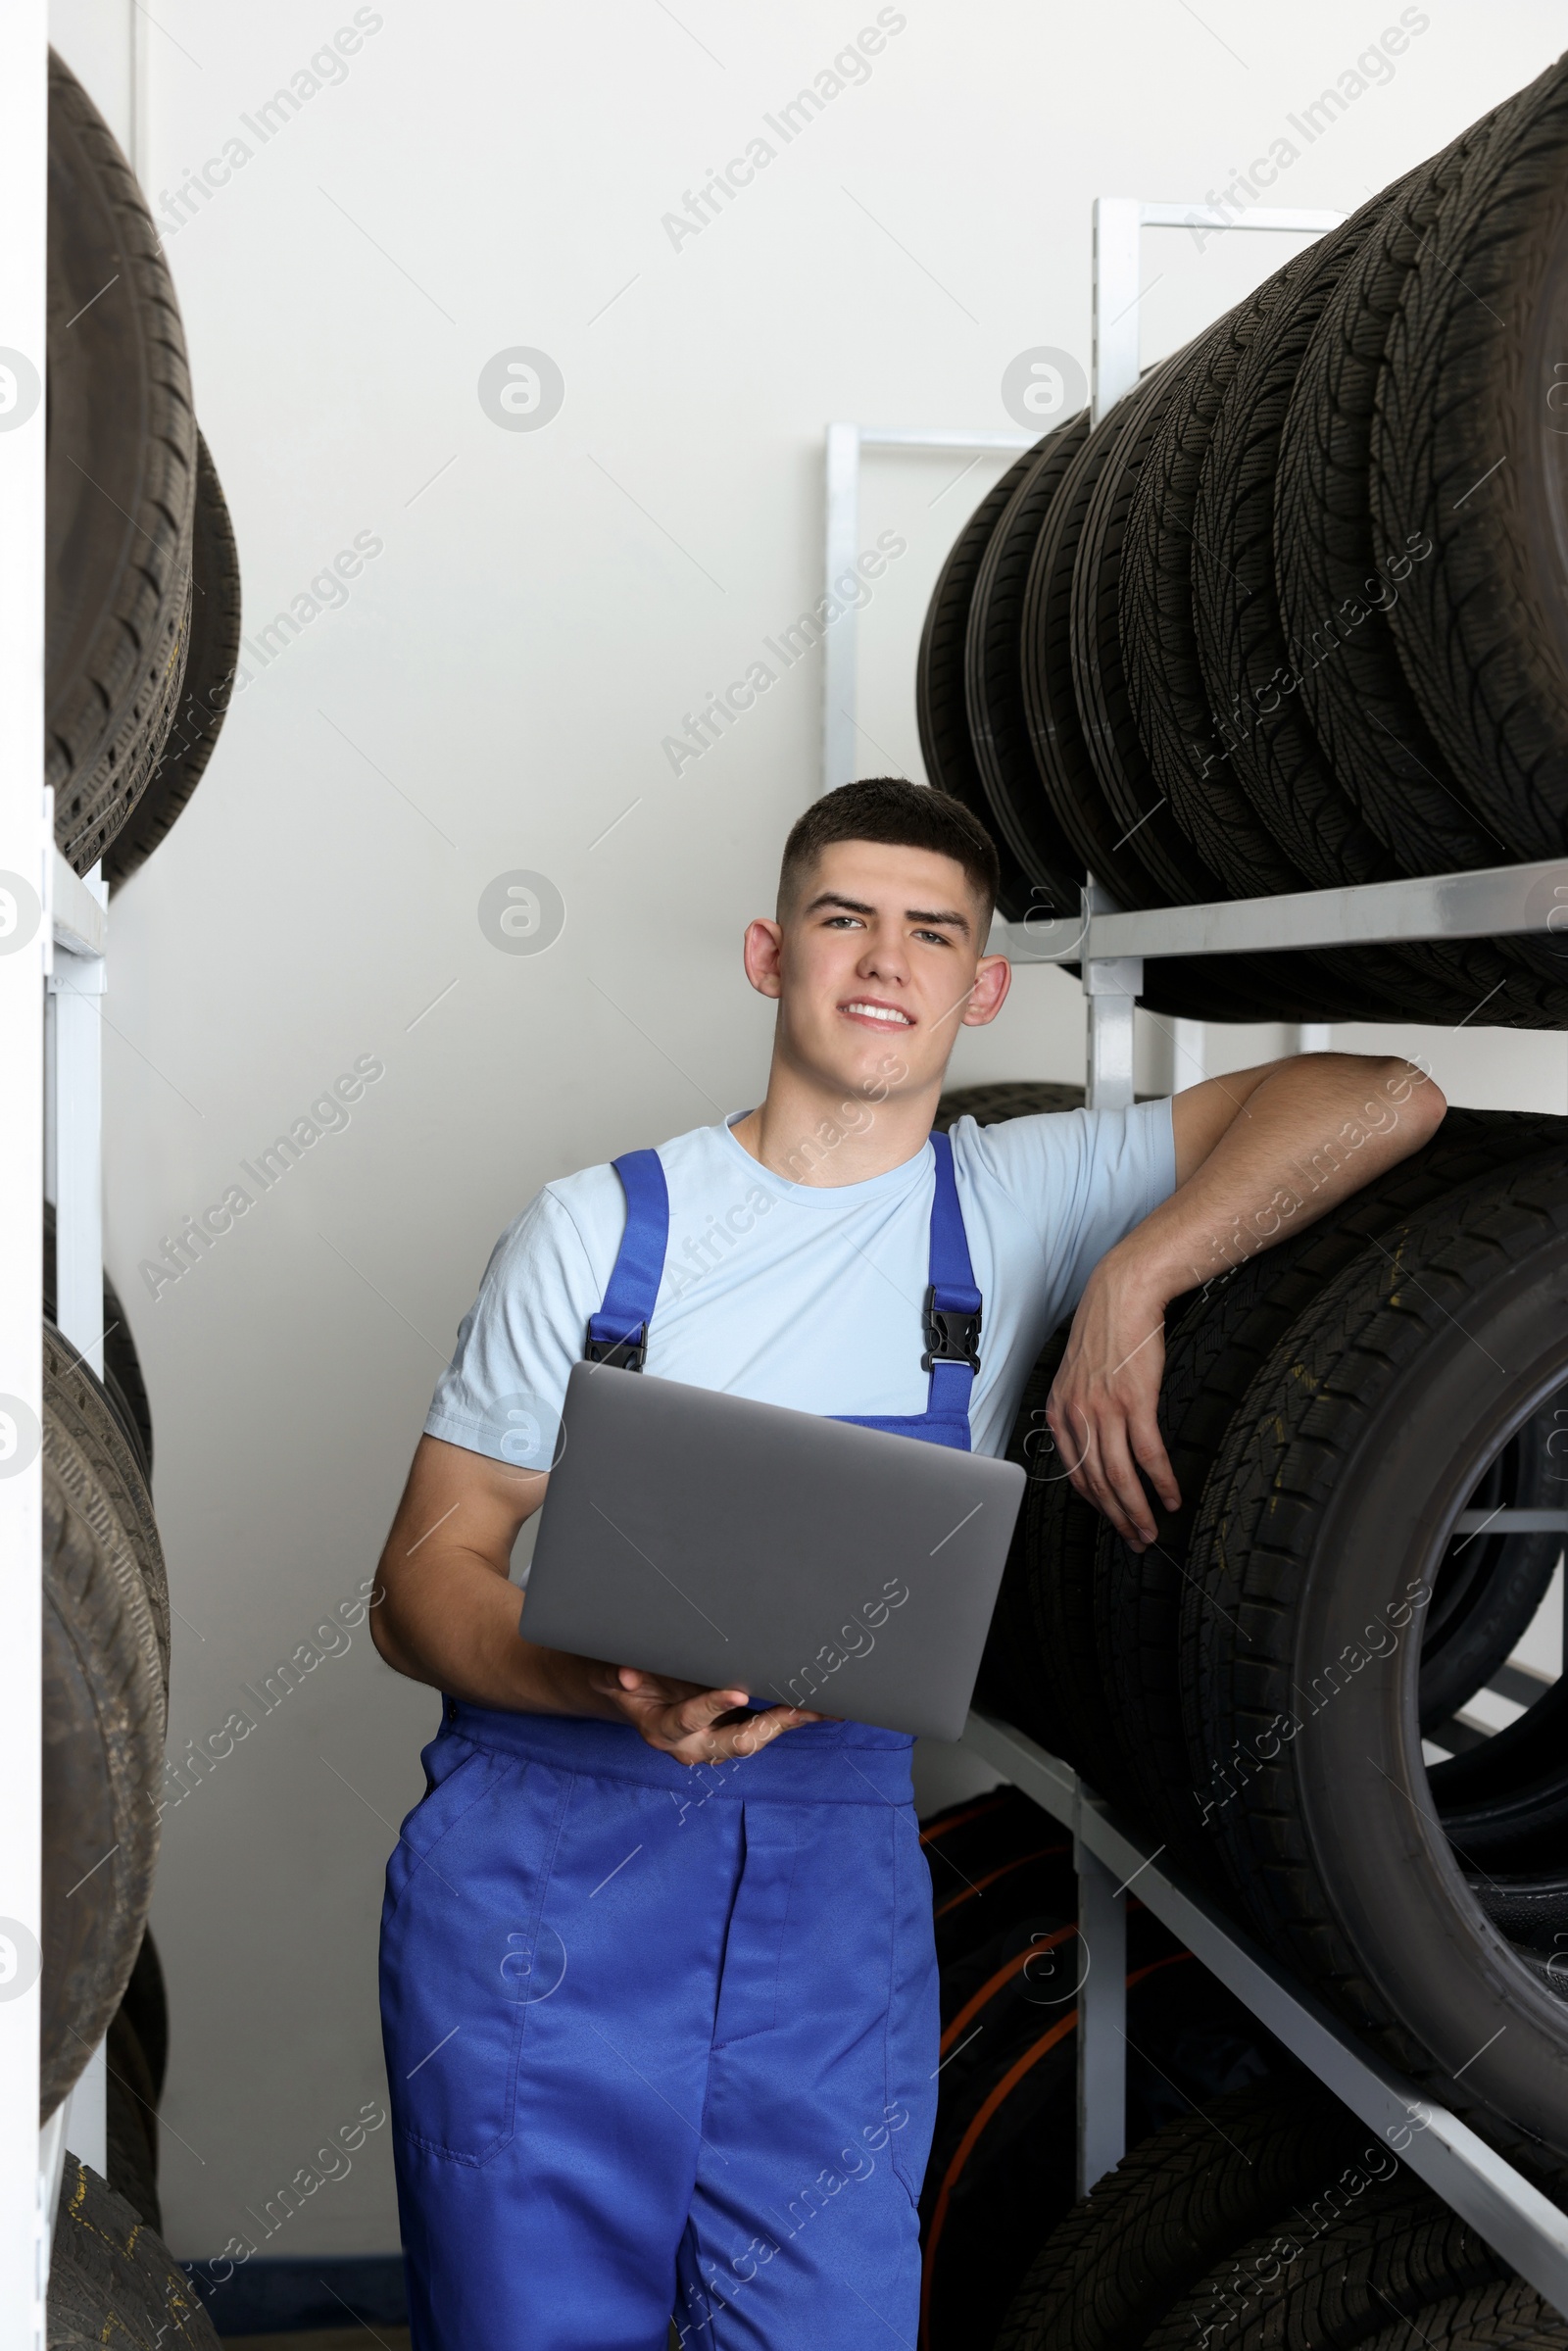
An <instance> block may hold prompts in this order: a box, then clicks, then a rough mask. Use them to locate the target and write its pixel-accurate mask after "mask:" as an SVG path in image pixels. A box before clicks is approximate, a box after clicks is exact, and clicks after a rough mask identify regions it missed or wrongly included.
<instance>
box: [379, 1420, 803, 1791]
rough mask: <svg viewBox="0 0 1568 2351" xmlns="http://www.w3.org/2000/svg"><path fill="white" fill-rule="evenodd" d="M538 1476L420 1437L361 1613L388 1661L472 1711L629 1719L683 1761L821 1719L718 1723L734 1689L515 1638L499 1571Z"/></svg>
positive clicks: (783, 1711)
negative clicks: (378, 1596) (369, 1606)
mask: <svg viewBox="0 0 1568 2351" xmlns="http://www.w3.org/2000/svg"><path fill="white" fill-rule="evenodd" d="M549 1483H550V1481H549V1478H548V1476H547V1475H546V1474H545V1473H544V1472H543V1471H541V1470H529V1469H519V1468H516V1467H514V1466H513V1465H512V1464H511V1463H510V1462H505V1461H492V1460H491V1459H490V1458H489V1456H488V1455H487V1454H485V1453H473V1452H469V1451H468V1450H467V1448H466V1446H464V1445H447V1444H445V1443H444V1442H443V1440H442V1439H440V1438H439V1437H421V1438H420V1440H419V1444H418V1449H417V1452H416V1453H415V1456H414V1466H413V1467H412V1469H411V1470H410V1472H409V1482H408V1484H407V1486H406V1487H405V1488H404V1491H403V1499H402V1501H401V1502H400V1503H399V1504H398V1510H397V1516H396V1517H395V1518H394V1519H393V1521H392V1531H391V1533H390V1534H389V1535H388V1537H387V1539H386V1548H385V1549H384V1550H383V1552H382V1554H381V1565H380V1569H379V1571H378V1581H379V1584H380V1587H381V1590H382V1592H383V1594H384V1597H383V1599H382V1602H381V1605H380V1606H379V1607H378V1608H376V1609H375V1610H374V1611H373V1612H372V1614H371V1618H370V1631H371V1637H372V1639H373V1640H374V1641H375V1645H376V1647H377V1648H378V1649H379V1650H380V1652H381V1655H382V1656H383V1657H384V1658H385V1659H386V1661H387V1663H388V1665H390V1666H393V1667H395V1668H396V1670H397V1671H398V1672H399V1673H400V1674H407V1675H408V1676H409V1678H410V1679H411V1680H412V1681H415V1682H427V1683H429V1684H430V1685H431V1686H432V1687H433V1688H434V1689H436V1690H446V1691H448V1692H449V1693H450V1694H451V1695H452V1696H453V1697H459V1698H466V1699H467V1700H468V1701H469V1703H470V1704H472V1705H475V1706H494V1707H499V1708H502V1709H504V1710H507V1711H510V1712H516V1713H524V1714H586V1715H595V1716H598V1717H599V1718H601V1719H602V1720H604V1721H607V1722H630V1723H634V1724H635V1725H636V1727H637V1729H638V1730H639V1731H640V1732H641V1733H642V1735H643V1737H644V1739H647V1741H648V1743H649V1745H650V1746H655V1747H658V1748H660V1749H661V1750H662V1752H663V1753H665V1754H668V1755H672V1756H674V1758H675V1759H676V1761H677V1762H680V1763H711V1762H714V1761H716V1760H719V1759H720V1758H722V1757H724V1756H727V1755H734V1754H741V1755H747V1754H752V1753H754V1752H755V1751H756V1750H757V1749H758V1748H759V1747H760V1746H764V1745H765V1744H766V1743H767V1742H768V1740H769V1739H774V1738H776V1737H777V1736H778V1734H779V1732H780V1731H787V1730H793V1729H794V1727H795V1726H796V1725H797V1724H798V1723H803V1722H817V1721H820V1719H821V1717H820V1716H818V1715H813V1714H809V1713H807V1712H806V1711H805V1710H804V1709H803V1708H801V1707H796V1706H772V1707H769V1708H768V1709H767V1711H766V1712H765V1713H761V1714H756V1715H748V1716H747V1717H746V1718H745V1719H744V1721H743V1722H741V1723H739V1724H725V1723H724V1722H723V1720H722V1718H723V1717H724V1716H725V1715H727V1714H731V1713H733V1711H734V1709H735V1708H736V1707H737V1706H738V1705H739V1704H740V1702H741V1700H742V1699H743V1698H744V1697H745V1696H746V1694H747V1693H746V1692H745V1691H744V1690H703V1689H702V1688H701V1687H700V1685H698V1684H696V1683H691V1682H677V1681H673V1680H671V1679H670V1678H669V1677H668V1676H665V1675H659V1674H646V1673H641V1672H639V1671H636V1670H634V1669H633V1668H632V1667H630V1666H616V1665H612V1664H609V1663H607V1662H606V1661H605V1660H604V1659H601V1658H596V1657H576V1656H573V1655H571V1654H570V1652H569V1651H567V1650H564V1649H547V1648H544V1647H541V1645H540V1644H539V1642H537V1641H525V1640H523V1639H522V1637H521V1635H520V1633H519V1631H518V1623H519V1619H520V1617H521V1616H522V1614H523V1608H524V1601H523V1594H522V1593H521V1592H519V1591H518V1590H517V1588H516V1586H515V1584H513V1583H511V1582H510V1581H509V1578H508V1569H509V1567H510V1565H511V1562H512V1549H513V1545H514V1543H515V1542H516V1540H517V1536H518V1533H519V1531H520V1529H521V1528H522V1526H523V1525H524V1523H525V1521H526V1520H528V1519H529V1518H531V1517H532V1516H533V1514H534V1512H535V1511H536V1510H537V1509H538V1508H539V1506H540V1504H541V1503H542V1502H543V1500H544V1498H545V1489H546V1487H547V1486H548V1485H549ZM715 1726H717V1727H716V1728H715Z"/></svg>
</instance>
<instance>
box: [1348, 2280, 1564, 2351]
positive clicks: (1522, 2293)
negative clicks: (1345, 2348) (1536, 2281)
mask: <svg viewBox="0 0 1568 2351" xmlns="http://www.w3.org/2000/svg"><path fill="white" fill-rule="evenodd" d="M1420 2333H1421V2339H1422V2341H1423V2342H1425V2343H1426V2344H1427V2345H1428V2346H1429V2351H1564V2346H1565V2345H1568V2319H1565V2318H1564V2317H1563V2315H1562V2313H1561V2311H1559V2310H1553V2308H1552V2307H1551V2304H1550V2303H1549V2302H1544V2301H1543V2299H1542V2297H1541V2296H1540V2294H1538V2293H1537V2292H1536V2290H1535V2288H1534V2286H1529V2285H1526V2284H1525V2282H1524V2280H1523V2278H1508V2279H1504V2280H1502V2281H1500V2282H1498V2283H1497V2284H1495V2285H1484V2286H1476V2287H1473V2288H1472V2290H1471V2291H1470V2292H1469V2293H1468V2294H1455V2295H1452V2296H1450V2298H1449V2299H1448V2300H1447V2301H1445V2302H1438V2303H1428V2304H1426V2305H1425V2306H1424V2307H1423V2309H1422V2310H1421V2313H1420ZM1409 2342H1410V2328H1409V2327H1408V2325H1405V2324H1404V2323H1402V2322H1401V2323H1399V2324H1397V2325H1396V2326H1393V2327H1385V2328H1384V2329H1383V2332H1382V2333H1381V2334H1377V2335H1373V2336H1371V2337H1370V2338H1369V2340H1368V2344H1367V2351H1409Z"/></svg>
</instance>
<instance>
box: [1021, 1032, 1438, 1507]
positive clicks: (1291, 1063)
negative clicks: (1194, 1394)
mask: <svg viewBox="0 0 1568 2351" xmlns="http://www.w3.org/2000/svg"><path fill="white" fill-rule="evenodd" d="M1446 1107H1447V1105H1446V1102H1445V1101H1444V1099H1443V1096H1442V1094H1441V1093H1440V1092H1439V1090H1438V1088H1437V1087H1436V1086H1435V1085H1434V1084H1433V1083H1432V1081H1431V1079H1430V1078H1428V1077H1426V1076H1425V1075H1424V1074H1423V1072H1422V1071H1420V1070H1419V1069H1417V1068H1415V1067H1414V1066H1413V1065H1412V1064H1411V1063H1410V1062H1408V1061H1402V1060H1397V1059H1392V1058H1390V1059H1384V1058H1381V1057H1377V1056H1373V1055H1370V1054H1361V1053H1310V1054H1305V1055H1302V1056H1301V1057H1299V1058H1297V1059H1292V1060H1288V1061H1273V1062H1266V1063H1264V1064H1263V1065H1262V1066H1261V1067H1259V1068H1257V1069H1250V1070H1244V1071H1241V1072H1240V1073H1238V1074H1237V1075H1236V1076H1234V1077H1227V1078H1210V1079H1208V1080H1207V1081H1206V1082H1205V1083H1204V1084H1203V1085H1201V1086H1194V1087H1193V1088H1192V1089H1191V1090H1190V1092H1188V1093H1186V1094H1179V1095H1178V1096H1177V1097H1176V1099H1175V1101H1174V1102H1173V1103H1172V1105H1171V1115H1172V1123H1173V1126H1174V1130H1175V1140H1176V1178H1177V1189H1176V1191H1175V1192H1173V1193H1172V1195H1171V1197H1170V1199H1169V1200H1166V1201H1164V1202H1163V1203H1162V1205H1161V1206H1159V1207H1158V1208H1156V1209H1155V1210H1154V1211H1153V1213H1152V1215H1151V1216H1148V1217H1146V1218H1145V1219H1144V1222H1143V1223H1142V1224H1141V1225H1139V1226H1138V1227H1137V1229H1136V1230H1135V1231H1134V1232H1132V1233H1129V1234H1128V1236H1127V1238H1126V1240H1125V1241H1122V1242H1119V1243H1118V1244H1117V1246H1116V1248H1115V1249H1111V1250H1109V1251H1108V1252H1107V1254H1106V1255H1105V1256H1104V1257H1103V1258H1102V1260H1101V1262H1100V1264H1099V1265H1098V1266H1097V1267H1096V1268H1095V1271H1094V1273H1093V1274H1092V1275H1091V1277H1090V1279H1089V1282H1088V1283H1087V1285H1086V1286H1085V1289H1084V1295H1083V1298H1082V1299H1081V1301H1080V1303H1079V1307H1078V1311H1077V1314H1076V1315H1075V1316H1074V1318H1073V1327H1072V1335H1071V1338H1070V1339H1069V1341H1068V1345H1067V1351H1066V1353H1065V1355H1064V1356H1063V1358H1062V1365H1061V1369H1060V1371H1059V1372H1058V1373H1057V1375H1056V1380H1055V1384H1054V1387H1053V1389H1052V1393H1051V1400H1050V1403H1049V1404H1048V1406H1047V1418H1048V1420H1049V1422H1050V1425H1051V1430H1052V1434H1053V1436H1054V1439H1055V1441H1056V1445H1057V1448H1058V1450H1059V1451H1060V1453H1061V1456H1062V1459H1063V1461H1064V1463H1065V1464H1066V1465H1067V1467H1068V1469H1069V1471H1070V1474H1071V1478H1072V1483H1073V1485H1074V1486H1075V1487H1076V1488H1077V1490H1078V1492H1079V1493H1080V1494H1082V1495H1083V1496H1084V1498H1085V1500H1086V1501H1092V1502H1094V1503H1095V1504H1096V1505H1097V1507H1098V1508H1099V1509H1101V1510H1103V1512H1104V1514H1105V1516H1106V1517H1107V1518H1108V1519H1109V1520H1110V1523H1111V1525H1112V1526H1113V1527H1114V1528H1115V1529H1116V1531H1117V1533H1118V1534H1119V1535H1121V1536H1123V1537H1124V1538H1125V1540H1126V1541H1127V1542H1128V1543H1130V1544H1131V1545H1132V1547H1133V1548H1134V1549H1135V1550H1143V1549H1145V1548H1146V1547H1147V1545H1148V1544H1149V1543H1152V1541H1153V1540H1154V1533H1155V1529H1154V1520H1153V1514H1152V1510H1151V1508H1150V1504H1149V1498H1148V1495H1147V1494H1146V1493H1145V1491H1144V1487H1143V1485H1142V1482H1141V1481H1140V1478H1139V1475H1138V1471H1139V1468H1140V1467H1141V1468H1142V1469H1143V1470H1144V1471H1145V1472H1146V1473H1147V1474H1148V1477H1149V1480H1150V1483H1151V1484H1152V1487H1153V1489H1154V1492H1155V1493H1156V1494H1158V1496H1159V1498H1160V1500H1161V1501H1162V1502H1163V1503H1164V1505H1165V1507H1166V1509H1167V1510H1174V1509H1177V1508H1179V1507H1180V1503H1181V1494H1180V1493H1179V1491H1178V1489H1177V1486H1176V1481H1175V1478H1174V1477H1173V1475H1172V1473H1171V1466H1170V1461H1169V1458H1168V1456H1167V1454H1166V1451H1165V1447H1164V1445H1163V1443H1162V1441H1161V1438H1160V1434H1159V1424H1158V1420H1157V1417H1156V1407H1157V1405H1158V1401H1159V1387H1160V1379H1161V1376H1162V1374H1163V1371H1164V1362H1165V1349H1164V1317H1165V1308H1166V1306H1167V1305H1168V1304H1169V1303H1170V1301H1171V1299H1172V1298H1178V1297H1180V1296H1181V1294H1182V1293H1183V1292H1184V1291H1187V1290H1192V1289H1195V1288H1197V1287H1198V1286H1199V1285H1200V1284H1201V1283H1203V1282H1205V1281H1208V1280H1211V1279H1212V1278H1213V1277H1215V1276H1216V1275H1218V1274H1222V1273H1224V1272H1226V1271H1228V1270H1229V1268H1230V1267H1231V1266H1233V1265H1237V1264H1240V1263H1242V1262H1243V1260H1244V1259H1246V1258H1248V1257H1250V1256H1255V1255H1256V1253H1257V1251H1258V1250H1259V1249H1267V1248H1269V1247H1271V1245H1272V1244H1273V1243H1274V1242H1276V1241H1279V1240H1282V1239H1283V1238H1284V1237H1285V1235H1286V1234H1288V1233H1295V1232H1299V1231H1300V1230H1301V1228H1302V1227H1303V1226H1305V1225H1308V1224H1311V1223H1313V1222H1314V1221H1315V1219H1316V1218H1318V1217H1319V1216H1321V1215H1322V1214H1323V1213H1324V1211H1325V1210H1326V1209H1328V1208H1331V1207H1333V1206H1334V1204H1335V1203H1336V1201H1338V1200H1343V1199H1345V1197H1346V1195H1347V1194H1348V1193H1350V1192H1354V1191H1358V1190H1359V1189H1360V1187H1361V1186H1362V1185H1363V1184H1366V1183H1369V1182H1370V1181H1371V1179H1372V1178H1373V1177H1374V1176H1375V1175H1378V1174H1380V1173H1381V1172H1382V1170H1383V1169H1384V1168H1385V1167H1390V1166H1393V1165H1394V1164H1395V1162H1396V1161H1397V1160H1399V1159H1402V1158H1405V1157H1407V1156H1408V1154H1409V1153H1410V1152H1411V1151H1415V1150H1416V1149H1418V1147H1419V1146H1420V1145H1421V1144H1423V1143H1425V1142H1426V1140H1427V1139H1428V1137H1429V1136H1430V1135H1432V1134H1433V1133H1434V1132H1435V1131H1436V1129H1437V1127H1438V1125H1439V1124H1440V1122H1441V1120H1442V1118H1443V1114H1444V1111H1445V1110H1446Z"/></svg>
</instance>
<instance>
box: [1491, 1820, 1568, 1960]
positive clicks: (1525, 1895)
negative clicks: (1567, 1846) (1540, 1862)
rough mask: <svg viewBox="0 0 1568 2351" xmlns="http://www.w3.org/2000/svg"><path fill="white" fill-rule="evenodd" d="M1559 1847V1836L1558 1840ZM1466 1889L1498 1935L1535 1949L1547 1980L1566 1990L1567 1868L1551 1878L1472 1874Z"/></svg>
mask: <svg viewBox="0 0 1568 2351" xmlns="http://www.w3.org/2000/svg"><path fill="white" fill-rule="evenodd" d="M1558 1843H1559V1850H1560V1849H1561V1839H1560V1838H1559V1840H1558ZM1469 1885H1470V1890H1471V1892H1472V1893H1473V1894H1474V1895H1475V1897H1476V1900H1477V1901H1478V1902H1479V1903H1480V1905H1481V1907H1482V1909H1483V1910H1484V1911H1485V1912H1486V1914H1487V1916H1488V1918H1489V1919H1491V1921H1492V1923H1493V1925H1494V1926H1495V1928H1496V1930H1497V1933H1498V1934H1499V1935H1506V1936H1507V1938H1508V1940H1509V1942H1511V1943H1517V1944H1519V1945H1520V1946H1521V1947H1522V1948H1524V1949H1526V1950H1532V1951H1536V1952H1539V1953H1540V1955H1541V1958H1542V1959H1543V1961H1544V1963H1545V1969H1546V1980H1547V1982H1548V1983H1549V1984H1556V1985H1558V1986H1560V1987H1561V1988H1562V1989H1564V1990H1565V1991H1568V1872H1564V1871H1563V1870H1561V1869H1560V1868H1559V1871H1558V1875H1557V1876H1556V1877H1554V1878H1550V1877H1537V1878H1494V1877H1491V1876H1487V1877H1481V1876H1472V1877H1471V1878H1470V1881H1469Z"/></svg>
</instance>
